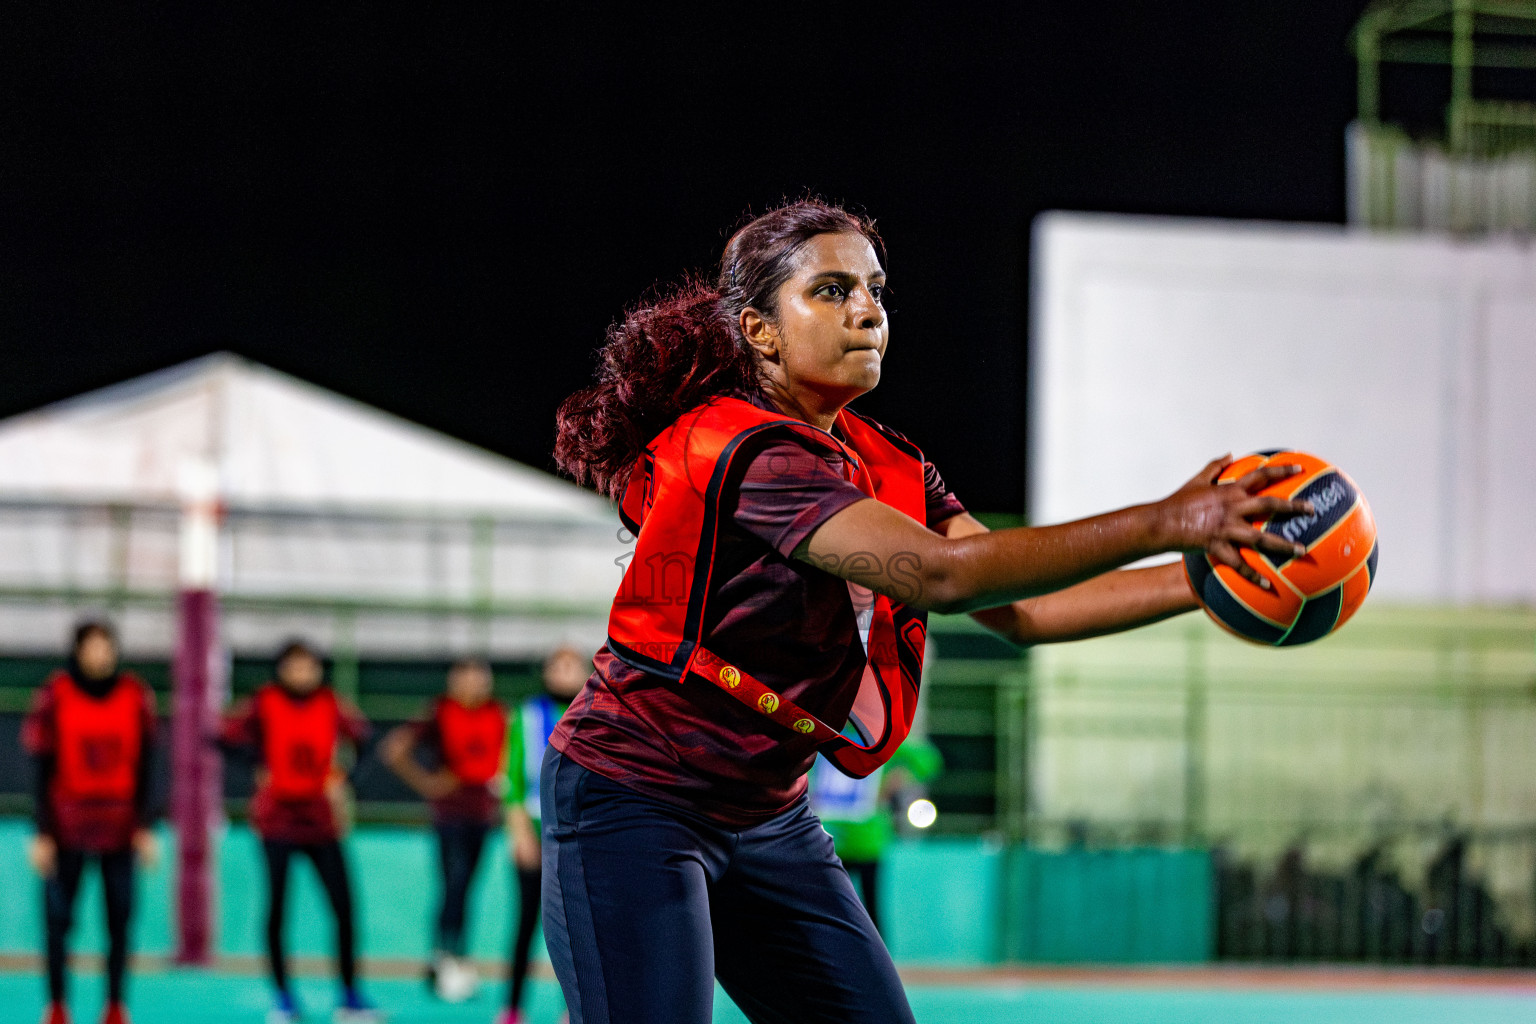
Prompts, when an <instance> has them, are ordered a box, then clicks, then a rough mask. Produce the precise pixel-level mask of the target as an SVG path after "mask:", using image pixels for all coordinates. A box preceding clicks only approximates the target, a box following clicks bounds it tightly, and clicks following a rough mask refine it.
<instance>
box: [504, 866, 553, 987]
mask: <svg viewBox="0 0 1536 1024" xmlns="http://www.w3.org/2000/svg"><path fill="white" fill-rule="evenodd" d="M543 886H544V872H543V871H541V870H540V869H538V868H534V869H533V870H532V871H528V870H526V869H524V868H518V869H517V938H515V939H514V940H513V941H512V963H511V964H510V967H511V970H510V971H509V974H510V977H511V984H509V985H508V986H507V1009H509V1010H516V1009H518V1008H519V1007H520V1006H522V1005H523V985H524V984H526V983H527V981H528V950H529V948H530V947H532V945H533V931H534V929H535V928H537V927H538V926H539V902H540V901H541V900H542V899H543Z"/></svg>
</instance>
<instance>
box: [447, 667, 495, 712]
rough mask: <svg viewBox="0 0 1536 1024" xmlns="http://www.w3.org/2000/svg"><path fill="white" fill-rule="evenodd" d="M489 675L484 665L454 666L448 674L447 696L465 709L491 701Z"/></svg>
mask: <svg viewBox="0 0 1536 1024" xmlns="http://www.w3.org/2000/svg"><path fill="white" fill-rule="evenodd" d="M491 690H492V681H491V673H490V672H488V671H487V670H486V667H485V666H484V665H475V664H466V665H455V666H454V667H453V669H452V670H451V671H450V672H449V673H448V696H449V697H451V698H453V699H454V700H455V701H456V702H458V703H459V704H462V705H464V706H465V707H467V708H477V707H479V706H480V705H482V704H484V703H485V702H486V701H488V700H490V699H491Z"/></svg>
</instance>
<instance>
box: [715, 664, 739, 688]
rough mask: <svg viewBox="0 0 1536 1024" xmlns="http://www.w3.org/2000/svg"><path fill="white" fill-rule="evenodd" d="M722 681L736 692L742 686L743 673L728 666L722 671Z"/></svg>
mask: <svg viewBox="0 0 1536 1024" xmlns="http://www.w3.org/2000/svg"><path fill="white" fill-rule="evenodd" d="M720 681H721V682H722V683H724V684H725V685H726V686H729V687H730V688H731V689H733V690H734V689H736V687H738V686H740V685H741V673H740V672H738V671H736V669H735V668H733V667H732V666H730V665H727V666H725V668H722V669H721V670H720Z"/></svg>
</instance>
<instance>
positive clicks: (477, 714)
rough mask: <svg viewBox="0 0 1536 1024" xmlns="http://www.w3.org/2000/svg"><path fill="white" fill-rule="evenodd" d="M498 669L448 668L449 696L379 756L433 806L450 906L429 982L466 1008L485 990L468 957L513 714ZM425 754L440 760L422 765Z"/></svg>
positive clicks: (444, 909) (394, 734) (467, 664)
mask: <svg viewBox="0 0 1536 1024" xmlns="http://www.w3.org/2000/svg"><path fill="white" fill-rule="evenodd" d="M491 690H492V677H491V667H490V665H488V664H487V663H486V662H484V661H482V660H480V659H478V658H464V659H461V660H460V661H457V662H455V663H454V664H453V666H452V667H451V668H449V670H448V685H447V693H445V694H444V695H443V696H441V697H439V698H438V699H437V700H435V701H434V702H433V704H432V708H431V710H430V711H429V712H428V713H427V715H426V716H424V717H423V718H420V719H417V720H416V721H414V722H408V723H407V724H405V725H402V726H400V727H399V728H397V729H395V730H393V731H391V732H390V734H389V735H388V736H386V737H384V740H383V742H382V743H380V744H379V757H380V759H381V760H383V761H384V763H385V764H387V765H388V766H389V767H390V768H391V769H392V770H393V771H394V772H395V774H396V775H398V776H400V778H401V779H403V780H404V781H405V783H406V784H407V785H409V786H410V787H411V788H412V789H414V790H415V791H416V792H417V793H419V794H420V795H421V796H422V798H423V799H425V800H427V801H429V802H430V803H431V805H432V825H433V829H434V831H435V832H436V833H437V847H438V855H439V856H438V863H439V866H440V867H441V869H442V875H443V877H442V901H441V903H440V904H439V907H438V913H437V931H436V935H435V936H434V937H433V946H432V950H433V951H432V962H431V965H430V966H429V968H428V980H429V981H430V983H431V985H432V990H433V992H434V993H435V994H436V995H437V997H438V998H440V999H443V1000H445V1001H447V1002H454V1003H457V1002H463V1001H464V1000H466V999H469V998H470V997H471V996H473V995H474V994H475V991H476V989H477V987H478V984H479V979H478V978H477V977H476V975H475V972H474V968H473V967H472V966H471V965H470V963H469V961H468V959H467V957H466V956H465V939H464V932H465V922H466V920H467V916H468V915H467V910H468V904H469V889H470V884H471V882H473V880H474V877H475V869H476V868H477V867H479V865H480V855H481V853H482V852H483V851H484V849H485V840H486V837H487V836H488V835H490V831H491V828H492V827H493V826H494V825H495V823H496V819H497V817H498V812H499V810H500V805H501V793H500V791H501V787H502V785H503V784H504V783H503V778H502V765H503V763H504V762H505V760H506V751H507V709H506V708H505V707H504V706H503V705H502V704H501V702H500V701H498V700H496V699H495V698H494V697H493V696H492V693H491ZM418 750H421V751H425V752H426V753H427V754H428V755H429V757H430V758H431V759H432V760H433V761H435V762H436V765H437V767H436V768H435V769H429V768H427V767H424V766H423V765H422V763H421V762H420V761H419V760H417V757H416V753H417V751H418Z"/></svg>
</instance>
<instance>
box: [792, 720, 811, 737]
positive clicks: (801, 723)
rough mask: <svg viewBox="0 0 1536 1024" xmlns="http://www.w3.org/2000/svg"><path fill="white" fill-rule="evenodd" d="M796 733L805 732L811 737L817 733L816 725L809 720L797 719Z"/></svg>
mask: <svg viewBox="0 0 1536 1024" xmlns="http://www.w3.org/2000/svg"><path fill="white" fill-rule="evenodd" d="M795 731H796V732H803V733H805V734H806V735H807V736H809V735H810V734H811V733H813V732H815V731H816V723H815V722H813V721H811V720H810V719H809V718H797V719H795Z"/></svg>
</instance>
